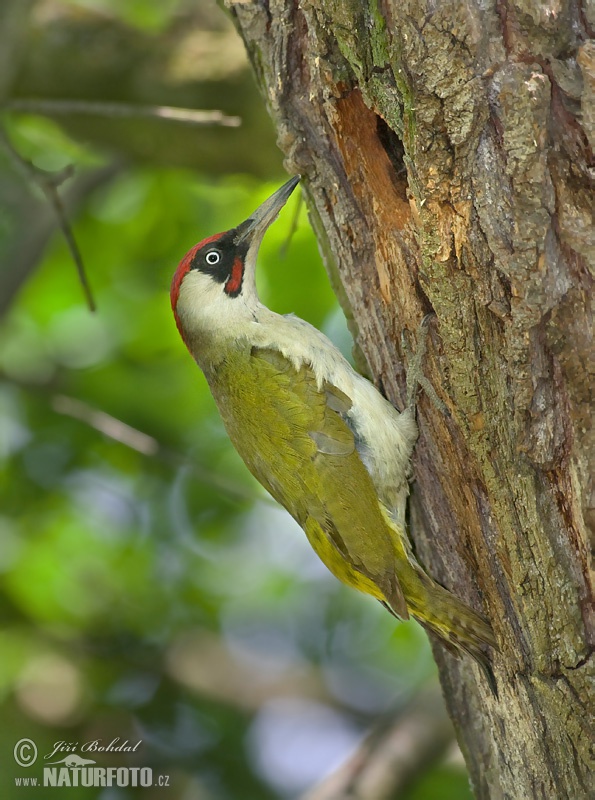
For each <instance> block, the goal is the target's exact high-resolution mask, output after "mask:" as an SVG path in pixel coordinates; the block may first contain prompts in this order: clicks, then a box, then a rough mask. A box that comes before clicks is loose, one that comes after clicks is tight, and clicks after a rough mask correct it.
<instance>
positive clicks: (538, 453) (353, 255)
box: [229, 0, 595, 800]
mask: <svg viewBox="0 0 595 800" xmlns="http://www.w3.org/2000/svg"><path fill="white" fill-rule="evenodd" d="M229 8H230V11H231V13H232V16H233V18H234V20H235V23H236V25H237V27H238V29H239V31H240V34H241V36H242V37H243V39H244V41H245V43H246V46H247V49H248V52H249V54H250V57H251V60H252V63H253V66H254V69H255V71H256V75H257V79H258V82H259V84H260V87H261V89H262V91H263V93H264V95H265V97H266V101H267V104H268V107H269V111H270V113H271V115H272V117H273V120H274V122H275V124H276V126H277V131H278V141H279V145H280V147H281V149H282V150H283V152H284V154H285V156H286V164H287V167H288V169H289V171H290V172H299V173H301V174H302V175H303V177H304V181H303V185H304V188H305V192H306V196H307V199H308V205H309V210H310V215H311V219H312V223H313V225H314V228H315V230H316V233H317V236H318V239H319V242H320V246H321V249H322V251H323V254H324V257H325V261H326V264H327V267H328V269H329V272H330V274H331V277H332V279H333V281H334V283H335V285H336V288H337V290H338V293H339V296H340V299H341V301H342V303H343V305H344V308H345V310H346V312H347V315H348V319H350V320H351V322H352V323H353V331H354V335H355V337H356V343H357V345H358V346H359V347H360V348H361V350H362V351H363V353H364V355H365V357H366V360H367V362H368V365H369V368H370V371H371V374H372V375H373V377H374V379H375V380H376V382H377V384H378V385H379V386H381V387H382V388H383V390H384V391H385V393H386V395H387V396H388V397H389V399H390V400H391V401H393V402H394V403H395V404H396V405H397V406H401V404H402V401H403V396H404V366H403V365H404V354H403V351H402V346H401V331H402V330H403V329H404V328H406V329H408V330H410V331H415V330H416V329H417V327H418V325H419V323H420V320H421V319H422V317H423V315H424V314H426V313H428V312H434V313H435V315H436V320H435V324H434V325H433V332H432V343H431V344H430V347H429V354H428V358H427V363H426V373H427V375H428V377H429V378H430V380H431V381H432V383H433V384H434V386H435V387H436V389H437V390H438V392H439V394H440V396H441V397H442V399H443V400H444V402H445V403H446V405H447V406H448V408H449V410H450V416H447V415H444V414H442V413H441V412H440V411H438V410H436V409H435V408H434V407H433V406H432V405H431V404H430V403H429V402H428V400H427V398H425V397H423V396H422V397H421V398H420V402H419V421H420V429H421V435H420V439H419V444H418V446H417V450H416V455H415V459H414V464H415V476H416V485H415V489H414V493H413V508H412V519H413V525H412V528H413V533H412V535H413V538H414V540H415V546H416V549H417V551H418V553H419V555H420V557H421V559H422V560H423V561H424V562H425V564H426V566H427V567H428V569H429V571H430V572H431V573H432V574H433V575H434V576H435V577H436V578H437V579H438V580H440V581H441V582H442V583H443V584H444V585H446V586H447V587H448V588H450V589H451V590H453V591H454V592H455V593H456V594H457V595H459V596H460V597H462V598H463V599H464V600H466V601H467V602H469V603H470V604H471V605H473V606H474V607H475V608H477V609H479V610H483V611H484V613H486V614H487V615H488V616H489V617H490V618H491V620H492V623H493V625H494V629H495V632H496V636H497V638H498V641H499V644H500V652H499V653H496V654H495V658H494V661H495V665H494V666H495V673H496V678H497V682H498V689H499V697H498V699H496V698H493V697H491V696H490V694H489V690H488V688H487V686H486V684H485V682H482V680H481V679H480V678H479V674H478V672H477V670H476V669H475V667H474V666H472V665H471V664H470V663H469V661H468V660H465V661H456V660H454V659H453V658H452V656H451V655H450V654H448V653H446V652H445V651H444V650H443V649H442V647H441V646H440V645H439V644H435V655H436V659H437V661H438V664H439V667H440V675H441V681H442V686H443V689H444V694H445V696H446V701H447V704H448V708H449V712H450V714H451V716H452V718H453V720H454V723H455V726H456V729H457V735H458V737H459V741H460V744H461V748H462V750H463V753H464V754H465V757H466V760H467V764H468V767H469V771H470V773H471V778H472V782H473V785H474V789H475V792H476V795H477V796H478V797H481V798H487V797H489V798H532V797H539V798H554V797H555V798H566V797H568V798H573V800H576V798H581V797H586V796H587V795H588V793H589V788H588V787H589V784H588V780H589V778H588V776H589V761H588V758H589V756H588V744H589V741H590V733H589V729H588V727H587V726H588V721H587V720H588V697H589V678H590V676H592V660H590V654H591V652H592V647H590V642H591V643H592V639H593V636H592V633H593V604H592V595H591V594H590V589H589V569H588V551H589V548H588V539H587V534H586V528H585V519H586V512H587V504H588V497H589V495H588V485H587V484H588V464H587V436H588V420H589V410H588V401H589V376H588V369H587V367H588V354H589V330H590V325H589V310H588V289H589V286H590V280H591V279H590V275H589V271H588V268H587V264H588V262H589V258H590V257H591V259H592V253H593V238H592V236H593V232H592V228H591V205H590V204H591V197H590V195H589V185H588V180H589V157H590V155H589V153H590V151H589V142H590V141H592V137H593V134H594V129H593V125H594V113H593V95H594V83H595V59H594V54H595V47H594V46H593V45H592V43H585V38H586V33H585V32H586V30H587V26H588V19H587V12H586V11H584V9H583V8H582V7H581V5H580V3H579V2H576V1H575V0H508V2H507V0H498V1H497V0H493V2H492V3H486V2H481V1H480V0H458V2H439V3H433V2H430V0H403V1H402V2H399V0H392V1H391V0H369V2H368V3H366V2H357V0H301V2H291V0H270V2H264V1H263V2H254V3H252V2H238V3H235V4H229ZM581 104H582V113H581ZM591 166H592V164H591ZM590 237H591V238H590Z"/></svg>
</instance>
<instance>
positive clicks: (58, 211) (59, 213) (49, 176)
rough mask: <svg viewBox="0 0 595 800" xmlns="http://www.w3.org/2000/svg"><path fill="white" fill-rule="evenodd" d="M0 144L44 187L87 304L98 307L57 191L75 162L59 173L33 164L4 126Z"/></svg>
mask: <svg viewBox="0 0 595 800" xmlns="http://www.w3.org/2000/svg"><path fill="white" fill-rule="evenodd" d="M0 145H1V146H2V148H3V149H4V151H5V153H6V154H7V155H8V157H9V158H10V160H11V161H12V162H13V164H14V165H15V167H16V168H17V169H18V170H19V172H21V174H22V175H24V177H25V178H26V179H27V180H28V181H29V182H30V183H31V184H33V185H35V186H37V187H38V188H39V189H41V191H42V192H43V194H44V195H45V197H46V199H47V201H48V203H49V204H50V206H51V207H52V209H53V212H54V214H55V217H56V220H57V222H58V226H59V228H60V230H61V231H62V233H63V235H64V238H65V239H66V244H67V245H68V249H69V250H70V255H71V256H72V260H73V261H74V263H75V266H76V269H77V273H78V277H79V281H80V283H81V286H82V287H83V292H84V295H85V299H86V301H87V305H88V306H89V310H90V311H95V309H96V305H95V300H94V298H93V293H92V291H91V286H90V284H89V280H88V278H87V273H86V271H85V265H84V263H83V258H82V256H81V252H80V250H79V248H78V245H77V243H76V239H75V238H74V234H73V232H72V228H71V226H70V223H69V222H68V217H67V215H66V210H65V208H64V203H63V202H62V198H61V197H60V194H59V192H58V188H59V186H60V185H61V184H62V183H64V181H65V180H67V179H68V178H70V177H71V176H72V174H73V172H74V168H73V167H72V166H71V167H67V168H66V169H64V170H61V171H60V172H56V173H52V172H47V171H45V170H41V169H39V168H38V167H36V166H35V164H32V163H31V162H30V161H28V160H27V159H26V158H23V156H22V155H21V154H20V153H19V152H18V150H16V149H15V147H14V146H13V144H12V142H11V141H10V139H9V138H8V136H7V135H6V131H5V130H4V128H3V127H2V126H0Z"/></svg>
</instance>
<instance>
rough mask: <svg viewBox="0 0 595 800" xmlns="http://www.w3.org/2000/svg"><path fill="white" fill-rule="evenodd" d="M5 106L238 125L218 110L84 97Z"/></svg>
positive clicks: (43, 111)
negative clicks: (95, 99) (96, 100)
mask: <svg viewBox="0 0 595 800" xmlns="http://www.w3.org/2000/svg"><path fill="white" fill-rule="evenodd" d="M5 107H6V109H8V110H9V111H23V112H27V113H30V114H45V115H48V116H54V115H60V114H91V115H97V116H101V117H119V118H122V119H134V118H138V117H141V118H142V117H144V118H149V119H161V120H165V121H167V122H178V123H182V124H183V125H199V126H202V125H223V126H224V127H228V128H237V127H239V126H240V125H241V124H242V120H241V118H240V117H235V116H229V115H227V114H224V113H223V112H222V111H198V110H196V109H194V108H176V107H174V106H146V105H131V104H130V103H103V102H90V101H87V100H10V101H9V102H8V103H6V106H5Z"/></svg>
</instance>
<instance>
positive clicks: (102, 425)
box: [35, 387, 277, 506]
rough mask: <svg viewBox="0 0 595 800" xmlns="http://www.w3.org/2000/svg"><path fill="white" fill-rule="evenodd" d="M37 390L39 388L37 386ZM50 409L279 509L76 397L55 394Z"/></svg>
mask: <svg viewBox="0 0 595 800" xmlns="http://www.w3.org/2000/svg"><path fill="white" fill-rule="evenodd" d="M35 388H38V387H35ZM50 402H51V406H52V408H53V410H54V411H56V412H57V413H58V414H63V415H64V416H67V417H71V418H72V419H76V420H78V421H79V422H82V423H84V424H85V425H88V426H89V427H90V428H94V429H95V430H96V431H99V433H102V434H103V435H104V436H107V437H108V438H109V439H113V440H114V441H115V442H120V444H123V445H125V446H126V447H130V448H131V449H132V450H136V452H137V453H141V454H142V455H144V456H150V457H151V458H158V459H159V460H160V461H162V462H165V463H169V464H171V465H172V466H175V467H180V466H183V467H188V468H190V469H191V471H192V472H193V474H194V475H195V476H196V477H197V478H198V479H199V480H200V482H201V483H203V484H205V485H207V486H211V487H212V488H213V489H216V490H217V491H218V492H221V493H222V494H225V495H227V496H228V497H230V498H232V499H234V500H236V501H238V502H242V503H245V502H246V501H250V502H254V501H255V500H259V501H261V502H270V503H271V504H272V505H275V506H277V503H275V502H274V500H272V498H270V497H269V495H262V496H260V495H257V494H256V493H255V492H254V491H252V490H251V489H249V488H243V487H242V486H238V484H236V483H234V482H232V481H230V480H228V479H227V478H224V477H223V476H222V475H217V474H214V473H213V472H212V471H211V470H206V469H204V468H203V467H201V466H199V465H198V464H196V463H195V462H194V461H192V460H191V459H189V458H188V457H187V456H185V455H184V454H182V453H178V452H176V451H175V450H173V449H171V448H169V447H167V446H166V445H164V444H161V443H160V442H159V441H158V440H157V439H155V437H153V436H150V435H149V434H147V433H143V431H139V430H138V429H137V428H133V427H132V426H131V425H128V424H127V423H126V422H123V421H122V420H120V419H117V418H116V417H112V415H111V414H107V413H106V412H105V411H101V410H100V409H97V408H93V407H92V406H90V405H88V404H87V403H84V402H83V401H82V400H77V399H76V398H74V397H67V396H66V395H62V394H56V395H52V397H51V401H50Z"/></svg>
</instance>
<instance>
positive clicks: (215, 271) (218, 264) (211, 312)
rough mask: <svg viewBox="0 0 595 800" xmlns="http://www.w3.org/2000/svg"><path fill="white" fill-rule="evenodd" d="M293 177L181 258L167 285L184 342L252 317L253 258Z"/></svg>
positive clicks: (229, 329)
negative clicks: (233, 223)
mask: <svg viewBox="0 0 595 800" xmlns="http://www.w3.org/2000/svg"><path fill="white" fill-rule="evenodd" d="M299 180H300V179H299V177H295V178H291V180H289V181H287V183H285V184H284V185H283V186H282V187H281V188H280V189H277V191H276V192H275V193H274V194H273V195H271V196H270V197H269V198H268V199H267V200H265V201H264V203H262V205H260V206H259V207H258V208H257V209H256V211H254V213H253V214H251V215H250V216H249V217H248V219H247V220H246V221H245V222H242V223H241V224H240V225H238V226H237V227H236V228H232V229H231V230H229V231H225V232H224V233H216V234H215V235H214V236H209V237H208V238H207V239H203V240H202V242H199V243H198V244H196V245H194V247H193V248H192V249H191V250H189V251H188V252H187V253H186V255H185V256H184V258H183V259H182V260H181V261H180V263H179V265H178V268H177V270H176V272H175V274H174V277H173V280H172V284H171V292H170V296H171V305H172V309H173V312H174V316H175V318H176V324H177V326H178V330H179V331H180V334H181V336H182V338H183V339H184V341H185V342H186V344H187V345H188V346H189V347H190V345H191V342H192V341H195V340H200V339H203V338H204V336H205V334H206V333H209V332H211V333H213V334H216V333H217V332H221V333H225V332H229V334H230V335H233V331H234V329H235V328H236V326H237V325H241V323H242V322H243V321H245V320H246V319H251V318H253V316H254V312H255V309H256V308H257V307H258V305H259V301H258V296H257V294H256V284H255V268H256V256H257V254H258V249H259V247H260V243H261V242H262V238H263V236H264V234H265V232H266V230H267V228H268V227H269V225H270V224H271V223H272V222H274V220H275V219H276V218H277V214H278V213H279V211H280V210H281V209H282V208H283V206H284V205H285V203H286V202H287V199H288V197H289V196H290V194H291V193H292V192H293V190H294V189H295V187H296V186H297V185H298V183H299Z"/></svg>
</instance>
